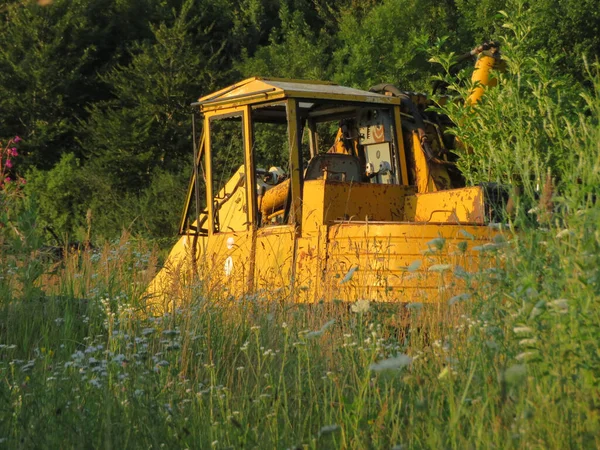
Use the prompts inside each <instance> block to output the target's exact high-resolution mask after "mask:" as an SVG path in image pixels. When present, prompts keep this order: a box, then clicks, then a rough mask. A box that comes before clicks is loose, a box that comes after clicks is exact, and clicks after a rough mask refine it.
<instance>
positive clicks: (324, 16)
mask: <svg viewBox="0 0 600 450" xmlns="http://www.w3.org/2000/svg"><path fill="white" fill-rule="evenodd" d="M596 3H597V2H596V0H578V1H574V0H552V1H551V0H540V1H537V2H531V3H529V2H524V1H522V0H478V1H474V0H437V1H434V0H420V1H416V0H343V1H333V0H161V1H156V0H53V1H51V2H49V1H45V2H35V1H31V0H10V1H6V2H4V4H3V6H1V7H0V20H1V21H2V25H1V26H0V119H1V120H0V137H1V138H3V139H6V138H8V137H10V136H14V135H19V136H21V137H22V138H23V141H22V145H21V147H20V152H21V153H20V156H19V158H20V167H21V168H26V169H27V171H28V175H27V178H28V179H29V180H30V183H29V184H28V188H27V190H28V192H29V194H30V195H35V196H37V198H38V202H39V205H40V206H39V207H40V214H41V217H42V220H43V221H44V222H45V223H46V225H47V226H49V227H51V228H53V229H54V230H55V231H56V232H57V233H62V234H71V235H77V234H78V233H81V230H82V229H83V228H84V227H85V223H86V215H87V214H88V211H89V210H91V213H92V217H94V229H95V232H96V233H97V235H99V236H102V237H105V238H110V237H113V236H115V235H118V234H119V233H120V232H121V229H122V228H123V227H127V228H129V229H130V230H131V231H132V232H134V233H140V234H143V235H146V236H152V237H166V236H171V235H173V234H174V231H175V229H176V226H177V218H178V216H179V211H180V207H181V202H182V199H183V197H184V195H183V193H184V192H185V189H186V183H187V179H188V176H189V170H190V160H191V153H192V150H191V145H192V144H191V127H190V112H191V110H190V107H189V104H190V103H191V102H193V101H194V100H195V99H197V98H198V97H200V96H202V95H204V94H207V93H209V92H211V91H213V90H216V89H218V88H221V87H223V86H225V85H227V84H230V83H233V82H235V81H237V80H239V79H241V78H244V77H248V76H255V75H262V76H280V77H294V78H309V79H330V80H333V81H336V82H339V83H341V84H345V85H351V86H355V87H360V88H363V89H368V88H369V87H370V86H371V85H373V84H376V83H381V82H390V83H394V84H396V85H398V86H400V87H402V88H403V89H407V90H422V91H427V90H428V89H429V86H430V83H431V77H432V76H433V75H435V74H436V72H437V71H438V70H439V69H438V67H437V66H435V65H433V64H432V63H431V62H429V58H430V49H431V48H432V47H434V46H438V47H440V46H441V49H442V50H443V51H445V52H455V53H462V52H465V51H468V50H469V49H470V48H472V47H474V46H475V45H477V44H479V43H480V42H482V41H484V40H487V39H491V38H497V37H499V36H502V33H503V32H504V31H503V30H504V29H503V26H505V24H506V23H510V22H511V20H513V19H514V18H519V20H521V21H522V22H523V21H525V23H526V25H527V38H526V39H524V40H522V41H521V45H522V47H523V48H521V52H522V53H524V54H529V55H530V56H532V57H540V58H545V59H547V60H550V61H552V64H554V65H555V66H556V67H557V68H559V69H560V70H561V71H563V72H564V73H565V74H567V75H569V76H571V77H573V79H575V80H578V81H583V80H584V79H585V70H584V57H585V58H587V59H588V60H594V59H596V58H598V55H599V54H600V9H599V8H598V7H597V4H596ZM501 12H502V13H501ZM508 26H510V25H508Z"/></svg>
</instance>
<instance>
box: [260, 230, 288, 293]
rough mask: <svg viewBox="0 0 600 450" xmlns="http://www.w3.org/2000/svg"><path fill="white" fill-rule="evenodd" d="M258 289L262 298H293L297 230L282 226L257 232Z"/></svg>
mask: <svg viewBox="0 0 600 450" xmlns="http://www.w3.org/2000/svg"><path fill="white" fill-rule="evenodd" d="M255 239H256V244H255V245H256V250H255V252H256V253H255V254H256V256H255V258H256V266H255V270H254V289H255V291H256V292H258V293H259V294H261V295H268V294H269V293H270V294H273V293H276V294H277V295H278V297H279V298H285V297H286V296H289V295H291V294H292V291H293V287H294V285H293V275H294V258H295V245H296V226H295V225H278V226H272V227H264V228H259V229H258V230H256V238H255Z"/></svg>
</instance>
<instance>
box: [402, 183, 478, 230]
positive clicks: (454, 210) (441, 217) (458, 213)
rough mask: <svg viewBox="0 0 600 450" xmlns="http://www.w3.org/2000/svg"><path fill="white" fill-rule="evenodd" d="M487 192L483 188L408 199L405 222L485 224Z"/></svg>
mask: <svg viewBox="0 0 600 450" xmlns="http://www.w3.org/2000/svg"><path fill="white" fill-rule="evenodd" d="M484 199H485V196H484V192H483V189H482V187H481V186H473V187H467V188H461V189H448V190H446V191H438V192H431V193H424V194H421V193H419V194H417V195H414V196H408V197H406V198H405V207H404V211H405V220H407V221H410V222H420V223H427V222H433V223H448V224H461V223H463V224H479V225H483V224H484V223H485V206H484Z"/></svg>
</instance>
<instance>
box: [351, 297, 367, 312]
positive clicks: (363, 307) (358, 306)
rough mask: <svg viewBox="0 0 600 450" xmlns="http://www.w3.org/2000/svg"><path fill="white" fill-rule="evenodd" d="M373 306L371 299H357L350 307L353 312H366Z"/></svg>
mask: <svg viewBox="0 0 600 450" xmlns="http://www.w3.org/2000/svg"><path fill="white" fill-rule="evenodd" d="M370 306H371V302H370V301H369V300H357V301H356V302H355V303H354V304H353V305H352V306H351V307H350V309H351V310H352V312H353V313H357V314H358V313H365V312H367V311H369V307H370Z"/></svg>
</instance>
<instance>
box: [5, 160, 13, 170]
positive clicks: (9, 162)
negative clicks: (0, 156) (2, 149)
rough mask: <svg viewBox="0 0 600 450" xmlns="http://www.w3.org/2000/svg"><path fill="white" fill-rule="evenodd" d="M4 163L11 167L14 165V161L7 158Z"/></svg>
mask: <svg viewBox="0 0 600 450" xmlns="http://www.w3.org/2000/svg"><path fill="white" fill-rule="evenodd" d="M4 165H5V166H6V167H7V168H9V169H10V168H11V167H12V161H11V160H10V159H7V160H6V163H5V164H4Z"/></svg>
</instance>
